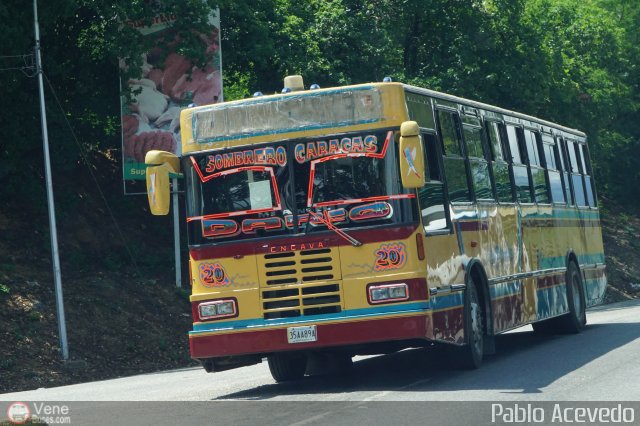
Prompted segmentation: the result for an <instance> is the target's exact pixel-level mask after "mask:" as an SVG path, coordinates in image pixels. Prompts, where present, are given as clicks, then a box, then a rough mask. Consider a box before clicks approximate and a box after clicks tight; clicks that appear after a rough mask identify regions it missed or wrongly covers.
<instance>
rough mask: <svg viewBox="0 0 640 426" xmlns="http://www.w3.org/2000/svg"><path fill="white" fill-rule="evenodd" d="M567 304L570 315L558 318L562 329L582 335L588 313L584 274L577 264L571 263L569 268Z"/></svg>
mask: <svg viewBox="0 0 640 426" xmlns="http://www.w3.org/2000/svg"><path fill="white" fill-rule="evenodd" d="M567 302H568V304H569V313H568V314H566V315H563V316H561V317H560V318H558V321H559V326H560V329H561V331H563V332H565V333H572V334H575V333H580V332H581V331H582V330H583V329H584V326H585V325H586V324H587V313H586V306H585V297H584V287H583V285H582V274H581V273H580V268H578V265H576V264H575V262H570V263H569V267H568V268H567Z"/></svg>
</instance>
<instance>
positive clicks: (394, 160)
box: [146, 76, 606, 381]
mask: <svg viewBox="0 0 640 426" xmlns="http://www.w3.org/2000/svg"><path fill="white" fill-rule="evenodd" d="M285 86H286V89H285V90H284V91H283V93H282V94H276V95H269V96H258V97H253V98H250V99H245V100H239V101H233V102H227V103H221V104H216V105H208V106H197V107H194V108H190V109H187V110H184V111H183V112H182V116H181V132H182V154H181V158H178V157H176V156H174V155H173V154H170V153H167V152H160V151H151V152H149V153H148V154H147V156H146V163H147V165H148V169H147V184H148V190H149V191H148V192H149V202H150V205H151V209H152V212H153V213H154V214H167V213H168V210H169V191H170V189H169V179H170V176H172V175H173V176H176V175H180V176H183V177H184V179H185V187H186V195H185V198H186V214H187V218H186V221H187V228H188V241H189V256H190V259H189V270H190V277H191V285H192V295H191V303H192V314H193V330H192V331H191V332H190V333H189V341H190V350H191V356H192V357H193V358H194V359H197V360H200V361H201V362H202V364H203V366H204V368H205V369H206V370H207V371H222V370H226V369H231V368H235V367H240V366H245V365H251V364H255V363H258V362H261V361H262V360H263V359H264V358H265V357H266V358H267V359H268V364H269V367H270V371H271V373H272V375H273V377H274V379H275V380H276V381H286V380H296V379H299V378H301V377H302V376H304V374H305V372H306V371H307V369H308V368H309V365H310V364H311V363H316V365H318V362H317V360H318V359H320V360H322V359H331V360H333V362H335V361H338V362H339V363H341V362H343V361H344V362H345V364H344V365H346V364H348V363H350V362H351V358H352V357H353V356H355V355H359V354H377V353H389V352H392V351H397V350H401V349H404V348H412V347H422V346H427V345H433V344H435V343H442V344H445V345H447V347H448V348H450V350H451V352H452V354H453V355H454V356H452V359H455V360H456V363H459V365H460V366H463V367H467V368H476V367H478V366H479V365H480V364H481V362H482V358H483V355H486V354H490V353H492V351H493V350H494V336H495V335H497V334H499V333H503V332H505V331H508V330H511V329H514V328H517V327H520V326H522V325H525V324H532V325H533V327H534V329H535V330H536V331H538V332H574V333H575V332H579V331H580V330H581V329H582V328H583V327H584V326H585V323H586V315H585V310H586V308H587V307H590V306H593V305H596V304H598V303H600V302H601V301H602V300H603V296H604V292H605V287H606V277H605V262H604V252H603V245H602V236H601V227H600V221H599V213H598V206H597V197H596V191H595V185H594V181H593V173H592V169H591V165H590V161H589V150H588V146H587V138H586V135H585V134H584V133H582V132H580V131H577V130H574V129H570V128H567V127H563V126H560V125H557V124H554V123H550V122H547V121H544V120H540V119H537V118H534V117H530V116H527V115H524V114H520V113H517V112H513V111H509V110H505V109H502V108H498V107H494V106H491V105H486V104H483V103H480V102H474V101H470V100H467V99H462V98H459V97H455V96H451V95H448V94H444V93H439V92H435V91H431V90H426V89H422V88H418V87H413V86H409V85H405V84H401V83H396V82H384V83H371V84H361V85H353V86H346V87H337V88H326V89H320V88H316V89H314V90H304V88H303V83H302V79H301V77H299V76H291V77H287V79H285ZM314 87H316V86H314ZM284 92H286V93H284ZM447 353H448V351H447ZM319 365H323V364H322V363H319Z"/></svg>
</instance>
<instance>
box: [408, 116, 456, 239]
mask: <svg viewBox="0 0 640 426" xmlns="http://www.w3.org/2000/svg"><path fill="white" fill-rule="evenodd" d="M432 109H433V106H432ZM433 112H434V117H437V115H436V111H433ZM438 126H439V122H438V119H437V118H436V127H438ZM420 135H422V136H423V137H422V143H423V145H424V144H426V138H425V137H424V136H425V135H429V136H433V139H434V148H435V155H436V164H437V166H438V169H439V170H438V171H439V175H440V181H438V182H439V183H441V184H442V199H443V204H444V215H445V220H446V227H445V228H443V229H436V230H431V231H429V230H426V229H425V224H424V222H423V221H422V206H421V205H420V196H419V194H418V191H419V190H420V188H418V189H416V190H415V191H416V192H415V194H416V199H417V204H418V209H419V210H420V211H419V212H418V217H419V218H420V225H421V226H422V232H423V235H424V236H425V237H428V236H431V235H451V234H453V220H452V219H451V209H450V208H449V206H450V204H451V201H450V200H449V188H448V187H447V183H446V175H445V172H444V161H443V153H444V151H443V147H442V141H441V138H440V135H439V134H438V132H437V131H436V129H429V128H427V127H420ZM428 151H429V150H428V149H427V147H426V146H423V149H422V152H423V153H424V154H423V155H424V156H425V159H424V160H425V163H424V164H425V165H428V164H429V162H428V158H426V156H427V155H428ZM430 174H431V171H429V175H430ZM428 182H431V179H429V181H428ZM428 182H425V185H426V184H427V183H428Z"/></svg>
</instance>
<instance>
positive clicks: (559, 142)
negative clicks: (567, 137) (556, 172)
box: [555, 137, 575, 206]
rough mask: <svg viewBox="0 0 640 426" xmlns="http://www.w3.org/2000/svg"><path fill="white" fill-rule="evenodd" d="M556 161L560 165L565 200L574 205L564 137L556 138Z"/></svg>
mask: <svg viewBox="0 0 640 426" xmlns="http://www.w3.org/2000/svg"><path fill="white" fill-rule="evenodd" d="M555 151H556V160H557V161H556V162H557V163H558V164H559V165H560V171H561V172H562V185H563V187H564V195H565V198H566V200H567V204H568V205H570V206H573V205H575V200H574V197H573V190H572V188H571V182H570V179H569V176H570V173H571V170H570V168H569V162H568V161H567V152H566V146H565V141H564V139H562V138H560V137H557V138H556V146H555Z"/></svg>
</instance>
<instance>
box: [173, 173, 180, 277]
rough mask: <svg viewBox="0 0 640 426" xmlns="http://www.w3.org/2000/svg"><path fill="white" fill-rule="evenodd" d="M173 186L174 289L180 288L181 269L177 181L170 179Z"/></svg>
mask: <svg viewBox="0 0 640 426" xmlns="http://www.w3.org/2000/svg"><path fill="white" fill-rule="evenodd" d="M172 186H173V249H174V252H175V254H174V255H175V262H176V287H178V288H182V269H181V267H180V212H179V211H178V179H176V178H173V179H172Z"/></svg>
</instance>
